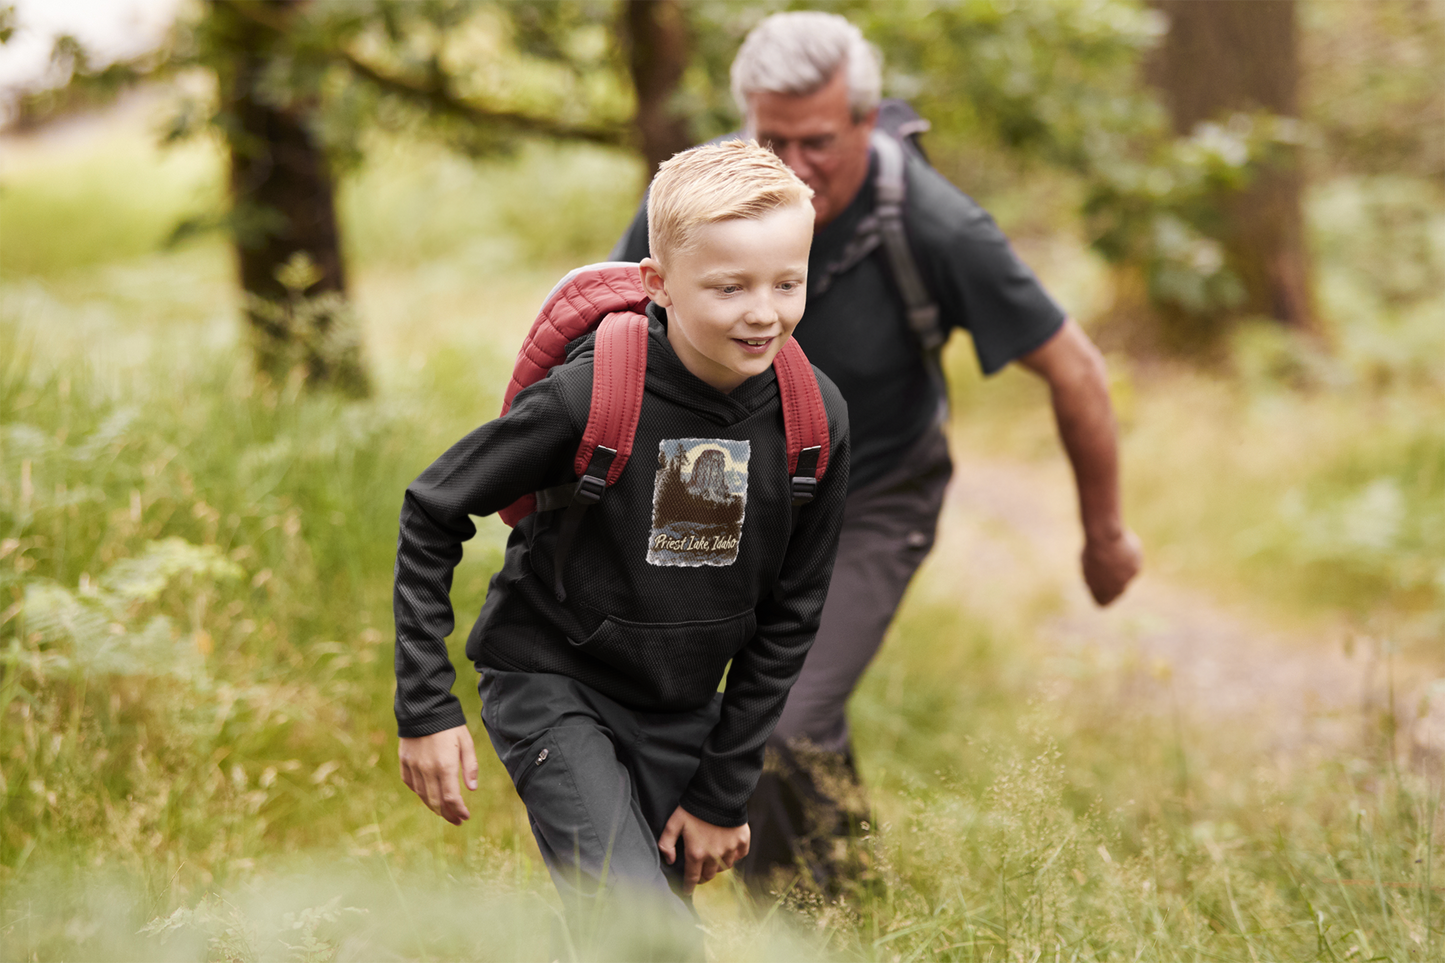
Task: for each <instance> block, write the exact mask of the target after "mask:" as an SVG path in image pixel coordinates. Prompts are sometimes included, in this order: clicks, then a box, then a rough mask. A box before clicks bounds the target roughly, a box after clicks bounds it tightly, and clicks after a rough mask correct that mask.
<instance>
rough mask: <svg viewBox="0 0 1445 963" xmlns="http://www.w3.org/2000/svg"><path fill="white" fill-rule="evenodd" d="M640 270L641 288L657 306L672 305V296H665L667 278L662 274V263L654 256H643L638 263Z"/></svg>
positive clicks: (665, 306) (666, 306)
mask: <svg viewBox="0 0 1445 963" xmlns="http://www.w3.org/2000/svg"><path fill="white" fill-rule="evenodd" d="M638 267H639V269H640V270H641V271H642V289H643V290H644V291H646V292H647V296H648V297H649V298H652V300H653V301H656V302H657V305H658V306H659V307H663V308H670V307H672V298H670V297H668V296H667V278H666V277H664V276H663V272H662V265H661V264H659V263H658V262H657V259H656V258H650V257H645V258H643V259H642V263H641V264H640V265H638Z"/></svg>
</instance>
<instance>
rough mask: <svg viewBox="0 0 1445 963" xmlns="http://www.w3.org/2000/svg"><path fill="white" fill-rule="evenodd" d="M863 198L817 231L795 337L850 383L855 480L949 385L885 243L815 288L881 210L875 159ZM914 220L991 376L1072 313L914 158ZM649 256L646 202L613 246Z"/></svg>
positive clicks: (936, 288)
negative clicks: (933, 367)
mask: <svg viewBox="0 0 1445 963" xmlns="http://www.w3.org/2000/svg"><path fill="white" fill-rule="evenodd" d="M873 164H874V168H873V169H870V171H869V174H868V178H867V180H866V181H865V182H864V185H863V189H862V190H860V191H859V192H858V196H857V197H855V198H854V199H853V202H852V203H851V204H850V205H848V207H847V208H846V209H845V210H844V211H843V213H842V214H840V215H839V216H838V217H837V218H835V219H834V220H833V221H831V222H830V223H829V224H828V225H827V226H825V227H824V228H822V229H821V230H819V231H818V232H817V234H816V235H815V236H814V238H813V248H812V251H811V252H810V253H809V256H808V278H809V282H808V289H809V290H808V308H807V311H806V313H804V315H803V320H802V321H800V322H799V323H798V327H797V330H796V332H795V334H794V336H795V337H796V338H797V339H798V343H799V344H800V345H802V347H803V350H804V351H805V352H807V355H808V360H810V361H811V362H813V364H815V365H817V366H818V367H819V368H821V369H822V370H823V371H824V372H825V373H826V374H827V375H828V377H829V378H831V379H833V383H834V384H836V385H837V386H838V389H839V390H840V391H841V392H842V393H843V398H844V399H845V400H846V401H847V403H848V417H849V421H850V423H851V426H852V437H853V458H852V469H851V471H850V473H849V488H850V490H857V489H858V488H861V487H863V486H864V485H867V484H869V483H870V482H873V481H876V480H878V479H879V478H881V477H882V476H883V475H885V474H886V473H887V472H888V471H889V470H890V469H892V468H893V467H894V466H896V465H897V464H898V461H899V459H900V458H901V457H902V456H903V454H904V453H905V452H907V451H908V450H909V449H910V448H911V447H912V446H913V445H914V444H915V443H916V442H917V441H918V440H919V439H920V438H921V437H922V436H923V434H924V432H926V431H927V430H928V429H929V427H930V426H931V425H932V424H933V423H934V421H935V420H936V418H937V417H938V412H939V408H940V405H941V404H942V402H943V399H942V398H941V397H940V394H941V391H942V386H941V385H939V384H938V382H937V379H936V378H933V377H930V375H929V371H928V364H929V362H928V361H927V360H926V359H925V358H924V356H923V353H922V351H921V350H920V348H919V346H918V342H917V341H916V340H915V339H914V337H913V335H912V333H911V332H910V331H909V330H908V321H907V318H906V316H905V314H904V308H903V302H902V299H901V297H900V296H899V294H898V293H897V288H896V287H895V286H894V283H893V279H892V276H891V275H890V274H889V271H888V267H887V265H886V257H887V255H886V254H885V253H884V252H883V250H882V249H881V248H880V249H878V250H876V251H874V252H873V253H872V254H871V255H869V256H868V257H866V258H864V259H863V260H862V261H861V262H859V263H858V264H857V265H856V266H855V267H853V268H851V269H849V270H848V271H846V272H844V273H843V274H841V275H839V276H837V277H835V278H834V279H833V282H832V285H831V286H830V287H828V289H827V290H826V291H824V292H823V293H822V294H817V293H816V287H817V285H818V283H819V282H820V281H821V280H822V279H823V277H824V275H825V273H826V271H827V266H828V265H829V264H832V263H834V262H836V261H837V260H838V259H839V256H840V255H841V254H842V251H843V248H844V247H845V246H847V244H848V242H849V241H850V240H851V239H852V238H853V235H854V232H855V231H856V229H857V226H858V222H859V221H860V220H861V219H862V218H864V217H866V216H867V215H868V214H869V213H870V212H871V211H872V210H873V196H874V179H875V176H876V164H877V159H876V158H875V159H874V162H873ZM907 178H908V206H907V209H906V211H905V215H904V224H905V227H906V228H907V231H908V236H909V241H910V243H911V245H912V248H913V251H914V257H915V259H916V260H917V262H918V268H919V271H920V272H921V273H922V275H923V281H924V283H925V284H926V285H927V287H928V290H929V292H930V293H931V294H932V296H933V297H934V298H935V299H936V300H937V302H938V308H939V319H940V323H941V324H943V326H944V328H945V330H951V329H953V328H955V327H959V328H964V329H965V330H967V331H968V332H969V334H971V335H972V336H973V345H974V350H975V352H976V353H977V355H978V361H979V365H980V366H981V367H982V368H983V371H984V373H985V374H993V373H994V372H995V371H998V370H999V369H1000V368H1002V367H1003V366H1004V365H1006V364H1008V363H1009V362H1010V361H1013V360H1014V359H1016V358H1018V357H1019V356H1020V355H1024V354H1027V353H1028V352H1030V351H1032V350H1033V349H1034V348H1037V347H1039V346H1040V345H1042V344H1043V343H1044V342H1045V341H1047V340H1049V338H1051V337H1053V335H1054V334H1055V332H1057V331H1058V330H1059V327H1060V325H1062V324H1063V322H1064V312H1063V310H1062V309H1061V308H1060V307H1059V306H1058V305H1057V304H1056V303H1054V301H1053V299H1052V298H1050V297H1049V295H1048V293H1047V292H1045V291H1044V289H1043V286H1042V285H1040V284H1039V282H1038V279H1037V278H1036V277H1034V274H1033V272H1032V271H1030V270H1029V269H1028V267H1027V266H1025V265H1024V263H1023V262H1022V261H1020V260H1019V259H1018V257H1017V256H1016V255H1015V254H1014V252H1013V250H1012V248H1010V247H1009V243H1008V240H1007V238H1005V237H1004V236H1003V232H1002V231H1000V230H999V229H998V225H997V224H995V223H994V221H993V218H992V217H990V216H989V214H988V212H987V211H985V210H984V209H983V208H982V207H979V205H978V204H977V203H975V202H974V201H973V199H972V198H970V197H968V196H967V195H966V194H964V193H963V192H962V191H960V190H959V189H958V188H956V187H954V186H953V185H952V184H950V183H949V182H948V181H947V180H945V179H944V178H943V176H942V175H941V174H939V173H938V172H937V171H935V170H933V168H931V167H929V166H928V165H927V164H925V163H923V162H922V161H920V160H918V159H917V158H914V157H911V156H910V157H909V159H908V168H907ZM647 255H648V246H647V207H646V204H645V202H644V205H643V207H642V210H641V211H639V213H638V215H637V217H636V218H635V219H634V220H633V222H632V224H631V226H630V227H629V228H628V230H627V233H626V234H625V235H624V236H623V238H622V240H621V241H619V242H618V244H617V247H616V248H614V249H613V252H612V257H613V258H614V259H615V260H620V261H640V260H642V259H643V258H644V257H646V256H647Z"/></svg>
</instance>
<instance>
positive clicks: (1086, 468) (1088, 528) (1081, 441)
mask: <svg viewBox="0 0 1445 963" xmlns="http://www.w3.org/2000/svg"><path fill="white" fill-rule="evenodd" d="M1018 360H1019V363H1020V364H1022V365H1023V366H1024V367H1025V368H1028V369H1029V370H1030V371H1032V372H1033V373H1034V374H1036V375H1038V376H1039V377H1041V378H1043V379H1044V380H1045V381H1046V382H1048V385H1049V395H1050V398H1051V400H1052V402H1053V407H1054V419H1055V421H1057V423H1058V426H1059V438H1060V440H1062V441H1063V443H1064V450H1065V451H1066V452H1067V453H1068V456H1069V462H1070V464H1072V465H1073V469H1074V482H1075V484H1076V485H1077V486H1078V489H1079V515H1080V517H1081V519H1082V521H1083V524H1084V551H1083V566H1084V581H1085V583H1087V584H1088V586H1089V591H1090V592H1091V593H1092V594H1093V596H1094V601H1096V602H1098V603H1099V604H1100V605H1108V604H1109V603H1110V602H1112V601H1114V600H1115V599H1116V598H1118V597H1119V596H1120V595H1122V594H1123V592H1124V589H1125V588H1126V587H1127V586H1128V584H1129V582H1130V580H1132V579H1133V578H1134V576H1135V575H1137V574H1138V573H1139V567H1140V565H1141V564H1142V562H1143V552H1142V551H1141V549H1140V546H1139V539H1138V538H1137V537H1136V536H1135V535H1134V533H1133V532H1131V531H1129V529H1128V528H1127V527H1125V525H1124V518H1123V513H1122V511H1121V509H1120V505H1119V445H1118V438H1117V435H1116V433H1115V428H1114V408H1113V405H1112V404H1110V402H1109V381H1108V373H1107V370H1106V369H1105V366H1104V358H1103V356H1102V355H1101V354H1099V349H1098V348H1096V347H1094V343H1093V342H1092V341H1090V340H1089V336H1088V335H1086V334H1084V332H1083V329H1082V328H1080V327H1079V326H1078V325H1077V324H1075V323H1074V322H1073V321H1072V320H1066V321H1065V322H1064V324H1063V326H1062V327H1061V328H1059V330H1058V333H1057V334H1055V335H1054V336H1053V337H1052V338H1050V339H1049V340H1048V341H1046V342H1044V343H1043V344H1042V345H1041V346H1039V347H1038V348H1035V349H1034V350H1033V351H1030V352H1029V353H1028V354H1025V355H1023V356H1022V357H1020V358H1019V359H1018Z"/></svg>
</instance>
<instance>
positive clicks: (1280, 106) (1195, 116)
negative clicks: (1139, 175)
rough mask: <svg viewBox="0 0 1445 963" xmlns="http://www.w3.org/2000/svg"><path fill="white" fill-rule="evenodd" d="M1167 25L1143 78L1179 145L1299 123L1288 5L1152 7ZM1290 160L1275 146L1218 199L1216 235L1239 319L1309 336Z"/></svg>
mask: <svg viewBox="0 0 1445 963" xmlns="http://www.w3.org/2000/svg"><path fill="white" fill-rule="evenodd" d="M1156 3H1157V6H1158V8H1159V9H1160V10H1161V11H1163V12H1164V14H1165V15H1166V16H1167V17H1168V18H1169V30H1168V32H1167V33H1166V34H1165V37H1164V42H1163V44H1162V45H1161V46H1160V47H1159V49H1158V50H1157V51H1156V52H1155V54H1154V55H1153V56H1152V57H1151V58H1150V59H1149V66H1148V70H1147V74H1148V76H1149V78H1150V79H1151V80H1152V81H1153V82H1154V83H1155V84H1157V85H1158V86H1159V88H1160V89H1161V90H1162V91H1163V93H1164V99H1165V102H1166V103H1167V105H1168V107H1169V113H1170V117H1171V118H1172V120H1173V125H1174V130H1175V132H1176V133H1178V134H1179V135H1181V136H1187V135H1189V134H1191V133H1193V132H1194V131H1195V129H1196V128H1197V127H1198V125H1199V124H1201V123H1204V122H1207V121H1216V122H1219V121H1225V120H1227V119H1228V118H1229V117H1230V116H1231V115H1233V114H1236V113H1241V112H1256V111H1264V112H1266V113H1268V114H1271V115H1274V116H1276V117H1285V118H1295V119H1297V118H1298V117H1299V114H1300V111H1299V52H1298V51H1299V42H1298V31H1297V29H1296V24H1295V16H1296V12H1295V11H1296V5H1295V2H1294V0H1213V2H1210V3H1198V2H1190V0H1156ZM1302 185H1303V176H1302V173H1301V169H1300V163H1299V151H1298V149H1297V148H1295V147H1293V146H1290V145H1279V146H1277V148H1276V149H1275V150H1274V151H1272V152H1271V156H1270V157H1269V158H1268V160H1267V161H1265V162H1264V163H1262V164H1260V165H1259V167H1258V169H1257V170H1255V171H1254V172H1253V176H1252V177H1251V178H1250V179H1249V182H1248V183H1247V184H1245V185H1244V186H1242V187H1240V188H1238V189H1234V190H1226V191H1221V192H1220V193H1219V194H1218V196H1217V200H1218V203H1219V205H1220V207H1219V215H1220V216H1219V218H1218V220H1217V223H1216V226H1215V236H1216V237H1217V238H1218V239H1219V240H1220V242H1221V243H1222V244H1223V247H1224V252H1225V258H1226V261H1227V263H1228V265H1229V267H1230V268H1231V269H1232V271H1233V272H1234V274H1235V276H1236V277H1237V278H1238V279H1239V281H1240V283H1241V285H1242V288H1243V298H1242V300H1241V302H1240V303H1239V304H1238V306H1237V308H1238V309H1239V310H1240V311H1242V312H1244V313H1247V314H1252V315H1260V316H1264V317H1270V318H1274V319H1276V320H1279V321H1282V322H1284V323H1285V324H1287V325H1290V326H1291V327H1294V328H1298V329H1301V330H1307V331H1311V330H1317V329H1318V323H1317V321H1316V318H1315V311H1314V303H1313V302H1314V299H1313V296H1312V294H1311V290H1310V269H1309V257H1308V255H1307V253H1306V251H1305V243H1304V217H1303V214H1302V213H1301V208H1300V191H1301V187H1302Z"/></svg>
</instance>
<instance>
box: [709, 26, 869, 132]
mask: <svg viewBox="0 0 1445 963" xmlns="http://www.w3.org/2000/svg"><path fill="white" fill-rule="evenodd" d="M882 59H883V58H882V57H881V56H880V55H879V53H878V50H877V48H875V47H874V46H873V45H872V44H870V43H869V42H868V41H867V40H865V39H863V32H862V31H861V30H859V29H858V28H857V27H855V26H853V25H852V24H851V23H849V22H848V21H847V20H845V19H844V18H842V17H840V16H839V15H838V14H836V13H821V12H819V11H816V10H800V11H796V12H793V13H775V14H773V15H772V16H771V17H768V18H767V19H766V20H764V21H763V22H762V23H760V24H758V25H757V26H756V27H754V28H753V29H752V32H751V33H749V34H748V36H747V39H746V40H744V41H743V45H742V47H741V48H740V49H739V50H738V55H737V57H735V58H734V59H733V69H732V86H733V99H734V100H735V101H737V105H738V110H740V111H742V115H743V118H744V120H746V119H747V116H748V95H749V94H754V93H765V92H766V93H774V94H790V95H793V96H806V95H808V94H812V93H816V92H817V91H819V90H821V89H822V88H823V87H824V86H825V85H827V83H828V81H830V80H832V79H833V77H834V76H835V75H836V74H837V73H838V70H839V69H840V68H845V69H846V70H847V79H848V106H849V108H850V109H851V110H852V113H853V119H854V120H861V119H863V117H864V116H866V115H867V113H868V112H869V111H870V110H872V109H873V108H874V107H877V106H878V100H879V98H880V97H881V96H882V87H883V79H882Z"/></svg>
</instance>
